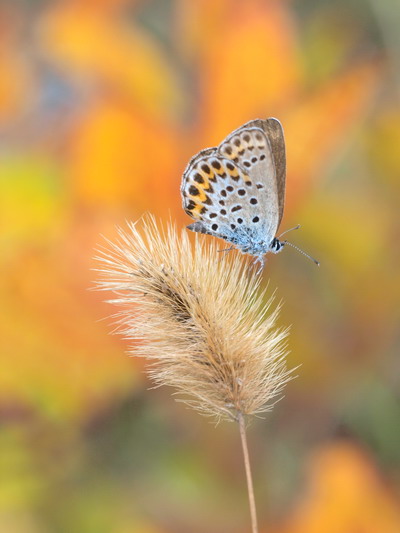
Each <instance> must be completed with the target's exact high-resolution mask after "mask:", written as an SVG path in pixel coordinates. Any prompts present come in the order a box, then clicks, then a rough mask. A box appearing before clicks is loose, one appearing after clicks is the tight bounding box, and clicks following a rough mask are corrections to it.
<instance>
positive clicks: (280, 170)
mask: <svg viewBox="0 0 400 533" xmlns="http://www.w3.org/2000/svg"><path fill="white" fill-rule="evenodd" d="M262 128H263V130H264V131H265V133H266V135H267V138H268V139H269V142H270V145H271V149H272V156H273V158H274V162H275V169H276V184H277V191H278V201H279V222H278V226H279V224H280V223H281V220H282V216H283V208H284V206H285V183H286V150H285V137H284V134H283V128H282V124H281V123H280V122H279V120H278V119H276V118H267V119H265V120H263V121H262Z"/></svg>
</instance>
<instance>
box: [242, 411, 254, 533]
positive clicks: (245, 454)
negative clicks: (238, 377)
mask: <svg viewBox="0 0 400 533" xmlns="http://www.w3.org/2000/svg"><path fill="white" fill-rule="evenodd" d="M238 422H239V432H240V440H241V442H242V449H243V459H244V468H245V470H246V479H247V492H248V495H249V506H250V517H251V531H252V533H258V525H257V511H256V501H255V498H254V488H253V477H252V475H251V467H250V458H249V449H248V446H247V436H246V424H245V420H244V416H243V414H242V413H239V414H238Z"/></svg>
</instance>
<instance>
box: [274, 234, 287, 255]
mask: <svg viewBox="0 0 400 533" xmlns="http://www.w3.org/2000/svg"><path fill="white" fill-rule="evenodd" d="M285 244H286V241H280V240H279V239H278V238H277V237H275V238H274V239H273V240H272V242H271V244H270V251H271V252H272V253H274V254H277V253H279V252H281V251H282V248H283V247H284V246H285Z"/></svg>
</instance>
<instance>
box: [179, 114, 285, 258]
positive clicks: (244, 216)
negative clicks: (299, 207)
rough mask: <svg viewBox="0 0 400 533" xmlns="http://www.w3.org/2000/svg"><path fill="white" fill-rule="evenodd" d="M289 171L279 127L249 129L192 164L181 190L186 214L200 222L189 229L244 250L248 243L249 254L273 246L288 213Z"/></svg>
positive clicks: (267, 123)
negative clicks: (286, 185) (259, 244)
mask: <svg viewBox="0 0 400 533" xmlns="http://www.w3.org/2000/svg"><path fill="white" fill-rule="evenodd" d="M282 162H283V164H282ZM277 164H278V167H279V168H277ZM282 169H283V171H282ZM284 171H285V165H284V143H283V132H282V128H281V126H280V123H279V122H278V121H277V120H275V119H267V120H260V119H257V120H253V121H251V122H248V123H247V124H244V125H243V126H241V127H240V128H238V129H237V130H235V131H234V132H232V133H231V134H230V135H228V136H227V137H226V139H225V140H224V141H223V142H222V143H221V144H220V145H219V146H218V147H215V148H208V149H206V150H202V151H201V152H199V153H198V154H197V155H196V156H194V157H193V158H192V159H191V161H190V162H189V164H188V166H187V168H186V170H185V172H184V175H183V180H182V186H181V193H182V200H183V208H184V209H185V211H186V212H187V213H188V214H189V215H190V216H191V217H192V218H194V219H195V223H194V224H191V225H190V226H189V229H192V230H193V231H197V232H201V233H208V234H211V235H214V236H216V237H221V238H223V239H225V240H228V241H229V242H233V243H234V244H239V245H240V246H241V247H242V248H245V247H246V244H247V243H246V241H248V248H249V250H250V253H251V247H252V243H253V242H257V241H260V242H261V241H262V242H264V241H265V242H270V240H272V239H273V238H274V236H275V233H276V230H277V228H278V225H279V222H280V219H281V217H282V212H283V201H284V178H285V175H284Z"/></svg>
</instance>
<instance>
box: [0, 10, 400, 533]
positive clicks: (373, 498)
mask: <svg viewBox="0 0 400 533" xmlns="http://www.w3.org/2000/svg"><path fill="white" fill-rule="evenodd" d="M399 15H400V8H399V4H398V3H397V2H396V0H330V1H328V0H292V1H290V0H280V1H279V0H275V1H274V0H248V1H246V2H244V1H243V2H238V1H235V0H201V1H200V0H199V1H189V0H186V1H185V0H148V1H146V0H142V1H134V0H131V1H128V0H54V1H44V0H30V1H29V0H10V1H2V2H1V3H0V65H1V68H0V136H1V147H0V183H1V194H0V228H1V232H0V246H1V253H0V262H1V272H2V274H1V280H0V286H1V326H0V327H1V333H0V342H1V370H0V418H1V429H0V531H1V532H5V533H42V532H60V533H70V532H74V533H75V532H77V533H80V532H84V533H92V532H93V533H103V532H104V533H109V532H112V533H172V532H173V533H183V532H185V533H200V532H205V531H207V532H209V533H217V532H218V533H221V532H222V533H225V532H226V533H228V532H230V533H241V532H246V531H249V516H248V505H247V495H246V487H245V478H244V471H243V464H242V457H241V449H240V444H239V437H238V432H237V428H236V427H235V425H234V424H229V423H223V424H221V425H219V426H218V427H214V426H213V425H212V424H210V422H209V421H207V420H206V419H203V418H202V417H200V416H199V415H198V414H196V413H195V412H192V411H190V410H188V409H186V408H185V407H184V406H183V405H182V404H179V403H176V402H174V400H173V397H171V391H170V390H167V389H162V390H152V391H149V390H148V388H149V387H150V385H151V384H150V382H149V381H148V380H147V378H146V374H145V364H144V363H143V361H140V360H135V359H132V358H128V357H127V356H126V355H125V353H124V350H125V348H126V345H125V343H124V342H123V341H122V340H121V339H119V338H118V337H116V336H112V335H110V334H109V333H110V330H111V325H110V322H111V321H110V320H109V319H107V318H106V319H105V320H104V318H105V317H108V316H109V315H110V314H111V312H113V309H112V308H111V307H110V306H109V305H108V304H106V303H103V299H104V294H102V293H96V292H92V291H90V290H89V288H90V287H91V286H92V285H93V280H94V279H96V273H95V272H93V271H92V270H91V269H92V268H94V267H95V264H94V261H93V259H92V257H93V256H94V255H95V252H94V248H95V247H96V245H97V244H99V243H101V242H102V237H101V235H105V236H107V237H109V238H113V236H114V235H115V229H114V228H115V226H116V225H124V224H125V222H126V220H136V219H137V218H139V217H140V216H141V215H142V214H143V213H144V212H151V213H154V214H156V215H157V216H159V217H161V218H162V219H164V220H166V219H167V218H169V217H171V218H172V219H173V220H174V221H176V223H177V224H178V226H179V227H184V226H185V225H186V224H188V223H189V222H190V220H189V218H188V217H187V216H186V215H185V213H184V212H183V211H182V209H181V200H180V193H179V187H180V179H181V174H182V171H183V170H184V168H185V166H186V164H187V162H188V160H189V158H190V157H191V156H192V155H193V154H194V153H196V152H197V151H198V150H200V149H202V148H204V147H208V146H213V145H216V144H218V143H219V142H220V141H221V140H222V139H223V138H224V137H225V136H226V134H228V133H229V132H230V131H231V130H233V129H235V128H236V127H238V126H239V125H241V124H242V123H244V122H246V121H248V120H250V119H253V118H256V117H269V116H275V117H277V118H279V119H280V120H281V122H282V124H283V126H284V129H285V134H286V142H287V158H288V178H287V195H286V210H285V216H284V219H283V222H282V225H281V228H282V231H283V230H284V229H287V228H289V227H291V226H294V225H295V224H297V223H301V225H302V229H301V230H300V231H299V232H295V233H293V234H292V235H291V241H292V242H294V243H295V244H297V245H299V246H301V247H302V248H303V249H304V250H306V251H307V252H309V253H310V254H312V255H313V256H315V257H317V258H318V259H319V260H320V262H321V267H320V268H319V269H318V268H316V267H315V266H314V265H313V264H312V263H311V262H310V261H308V260H307V259H305V258H304V257H303V256H301V255H300V254H298V253H296V252H295V251H294V250H291V249H286V250H285V251H284V253H283V254H281V255H279V256H272V257H270V259H269V260H268V264H267V268H266V270H265V273H264V282H265V283H266V282H267V280H268V279H270V282H269V283H270V289H271V291H272V290H273V289H275V288H277V294H278V297H279V298H281V299H282V300H283V301H284V307H283V311H282V314H281V317H280V323H281V324H282V325H284V326H286V325H288V324H291V336H290V350H291V353H290V355H289V365H290V366H296V365H301V367H300V368H299V369H298V371H297V374H298V377H297V379H296V380H295V381H293V382H291V383H289V385H288V386H287V388H286V394H285V398H284V399H283V400H282V401H280V402H279V403H278V404H277V405H276V407H275V409H274V411H273V412H272V413H270V414H268V415H267V416H266V417H265V419H256V420H255V421H254V422H253V423H252V424H251V427H250V430H249V444H250V449H251V453H252V461H253V469H254V478H255V480H254V481H255V490H256V498H257V501H258V507H259V515H260V516H259V519H260V531H261V533H262V532H265V533H267V532H273V533H398V532H399V531H400V510H399V506H398V501H399V495H400V451H399V450H400V424H399V423H400V404H399V371H400V363H399V361H400V359H399V353H398V352H399V347H400V331H399V297H400V269H399V259H400V252H399V239H400V225H399V207H398V205H399V192H400V190H399V189H400V180H399V177H400V157H399V155H400V154H399V141H400V133H399V132H400V106H399V104H400V37H399V31H398V24H397V22H396V18H397V21H398V17H399Z"/></svg>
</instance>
